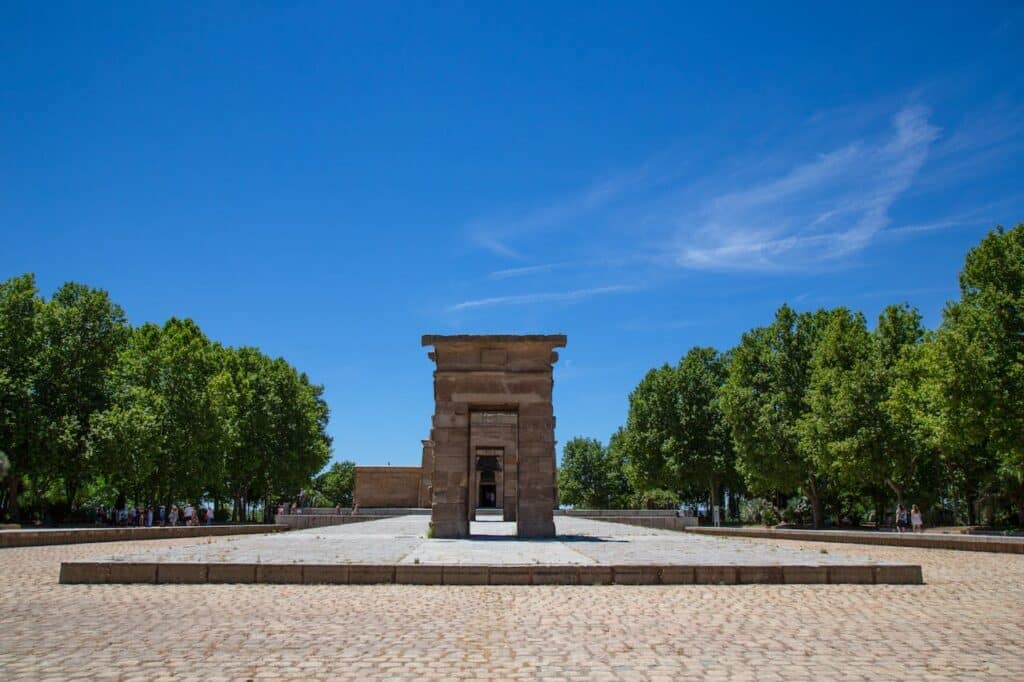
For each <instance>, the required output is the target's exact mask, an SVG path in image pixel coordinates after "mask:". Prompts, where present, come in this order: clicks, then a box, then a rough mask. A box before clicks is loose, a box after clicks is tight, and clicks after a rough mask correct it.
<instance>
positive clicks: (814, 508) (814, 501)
mask: <svg viewBox="0 0 1024 682" xmlns="http://www.w3.org/2000/svg"><path fill="white" fill-rule="evenodd" d="M807 501H808V502H810V503H811V517H812V518H813V520H814V527H815V528H821V526H822V524H823V521H824V516H825V515H824V513H823V512H822V509H821V496H820V495H818V483H817V481H815V480H814V477H813V476H812V477H811V478H809V479H808V480H807Z"/></svg>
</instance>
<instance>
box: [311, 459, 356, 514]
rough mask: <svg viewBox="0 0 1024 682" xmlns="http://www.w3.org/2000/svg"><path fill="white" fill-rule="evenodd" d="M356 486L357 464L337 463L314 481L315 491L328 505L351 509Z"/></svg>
mask: <svg viewBox="0 0 1024 682" xmlns="http://www.w3.org/2000/svg"><path fill="white" fill-rule="evenodd" d="M355 485H356V465H355V462H348V461H344V462H335V463H334V464H332V465H331V468H330V469H328V470H327V471H325V472H323V473H322V474H320V475H319V476H317V477H316V479H314V481H313V490H314V491H315V492H316V493H317V494H318V495H319V496H320V497H322V498H324V499H325V500H327V502H328V504H331V505H339V504H340V505H341V506H342V507H351V506H352V493H353V491H354V490H355Z"/></svg>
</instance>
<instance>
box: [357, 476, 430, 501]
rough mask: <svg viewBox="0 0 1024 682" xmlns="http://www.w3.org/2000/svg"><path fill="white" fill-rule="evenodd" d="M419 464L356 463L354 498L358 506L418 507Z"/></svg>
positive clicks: (420, 481)
mask: <svg viewBox="0 0 1024 682" xmlns="http://www.w3.org/2000/svg"><path fill="white" fill-rule="evenodd" d="M422 479H423V470H422V469H421V468H420V467H358V466H357V467H356V489H355V500H356V502H357V503H358V504H359V506H360V507H362V508H366V507H418V506H421V505H420V486H421V483H422Z"/></svg>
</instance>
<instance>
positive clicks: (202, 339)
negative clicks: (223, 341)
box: [0, 274, 330, 519]
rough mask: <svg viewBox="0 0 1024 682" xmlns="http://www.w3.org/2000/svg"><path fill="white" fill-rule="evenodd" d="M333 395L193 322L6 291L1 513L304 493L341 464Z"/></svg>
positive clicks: (28, 287) (0, 308) (31, 284)
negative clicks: (139, 317)
mask: <svg viewBox="0 0 1024 682" xmlns="http://www.w3.org/2000/svg"><path fill="white" fill-rule="evenodd" d="M327 416H328V410H327V404H326V403H325V402H324V400H323V388H322V387H321V386H317V385H315V384H313V383H311V382H310V380H309V378H308V377H307V376H306V375H305V374H302V373H299V372H298V371H296V370H295V368H293V367H292V366H291V365H289V364H288V363H287V362H286V361H285V360H283V359H281V358H277V359H273V358H269V357H267V356H266V355H264V354H262V353H260V352H259V350H257V349H255V348H229V347H225V346H222V345H220V344H218V343H215V342H213V341H211V340H210V339H208V338H207V337H206V336H205V335H204V334H203V332H202V330H201V329H200V328H199V326H198V325H197V324H196V323H195V322H193V321H192V320H189V319H184V320H183V319H177V318H172V319H170V320H168V321H167V322H166V323H165V324H164V325H163V326H159V325H155V324H148V323H147V324H143V325H141V326H139V327H135V328H133V327H131V326H130V325H129V324H128V323H127V321H126V319H125V315H124V312H123V311H122V310H121V308H120V307H119V306H117V305H116V304H115V303H113V302H112V301H111V300H110V297H109V296H108V294H107V292H105V291H102V290H98V289H93V288H90V287H87V286H85V285H82V284H74V283H70V284H65V285H64V286H62V287H61V288H60V289H59V290H58V291H57V292H56V293H55V294H54V295H53V296H52V297H51V298H50V299H49V300H45V299H44V298H43V297H42V296H41V295H40V294H39V291H38V289H37V287H36V284H35V278H34V277H33V275H30V274H28V275H23V276H21V277H15V278H12V279H9V280H7V281H6V282H3V283H0V451H3V452H5V453H6V454H7V460H8V468H9V471H8V472H7V476H6V481H5V484H6V485H5V486H4V491H3V493H2V494H0V512H2V513H0V516H3V515H6V516H7V517H9V518H12V519H17V518H18V517H19V516H20V506H21V502H22V501H23V500H25V499H27V500H29V502H30V506H31V507H32V511H33V513H35V514H40V513H42V512H43V511H44V510H46V511H54V510H59V511H60V512H61V513H59V514H58V515H63V514H65V513H71V514H72V515H74V513H75V512H76V510H77V509H78V508H79V507H80V506H81V505H82V504H83V503H87V504H94V503H95V504H99V503H103V504H111V503H114V502H115V501H116V500H121V501H128V502H130V503H143V504H145V503H150V502H157V503H166V504H170V503H171V502H180V501H183V500H192V501H195V500H199V499H212V500H215V501H217V503H218V506H220V503H221V502H223V501H228V500H231V501H233V502H234V506H233V508H234V514H235V516H236V517H238V516H241V515H244V514H245V510H247V509H248V508H249V507H250V506H251V504H253V503H256V502H259V501H265V500H267V499H270V498H278V497H283V496H287V497H293V496H294V495H295V494H296V493H297V492H298V490H299V489H300V488H301V487H303V486H308V485H309V483H310V480H311V477H312V476H313V475H314V474H315V473H316V472H318V471H320V470H321V469H322V468H323V467H324V465H325V464H326V463H327V461H328V459H329V457H330V438H329V437H328V436H327V434H326V431H325V428H326V425H327Z"/></svg>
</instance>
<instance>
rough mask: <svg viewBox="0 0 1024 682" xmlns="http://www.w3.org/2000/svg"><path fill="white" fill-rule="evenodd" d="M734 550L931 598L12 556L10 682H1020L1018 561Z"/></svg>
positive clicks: (802, 588)
mask: <svg viewBox="0 0 1024 682" xmlns="http://www.w3.org/2000/svg"><path fill="white" fill-rule="evenodd" d="M211 542H225V540H224V539H212V540H211ZM742 542H751V543H761V544H769V545H785V546H787V547H803V548H807V549H811V550H813V551H816V552H819V551H820V550H822V549H824V550H825V551H827V552H829V553H830V554H835V555H848V556H850V557H852V558H856V559H860V560H878V561H898V562H910V563H920V564H921V565H922V566H923V567H924V575H925V580H926V581H927V584H926V585H923V586H896V585H874V586H860V585H751V586H680V587H670V586H652V587H628V586H605V587H590V586H588V587H445V586H430V587H416V586H407V585H379V586H326V585H325V586H302V585H281V586H274V585H60V584H58V583H57V577H58V570H59V563H60V561H62V560H66V559H72V558H77V559H85V558H89V557H93V556H102V555H107V554H110V553H112V552H114V553H130V552H138V551H141V550H144V549H149V548H152V547H173V546H183V545H186V544H189V543H195V540H160V541H150V542H134V543H128V542H126V543H117V544H111V543H107V544H93V545H67V546H51V547H32V548H24V549H5V550H0V679H3V680H16V679H32V680H37V679H69V678H75V677H78V678H120V679H158V678H161V677H167V678H170V677H182V678H203V679H217V678H225V679H236V678H237V679H253V678H263V677H266V678H295V679H338V678H359V679H366V678H389V679H421V678H436V679H442V678H443V679H451V678H459V677H487V678H490V679H507V678H549V679H564V678H570V679H581V680H582V679H586V680H590V679H652V680H655V679H664V680H670V679H680V678H693V677H701V676H702V677H707V678H711V679H753V678H755V677H756V678H758V679H779V680H783V679H784V680H790V679H809V678H817V679H836V678H861V679H864V678H888V679H996V678H1003V679H1017V680H1020V679H1024V652H1022V648H1021V642H1022V641H1024V557H1021V556H1016V555H1003V554H982V553H966V552H953V551H944V550H923V549H904V548H886V547H866V546H856V545H842V546H837V545H835V544H826V543H796V542H786V541H768V540H744V541H742Z"/></svg>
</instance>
